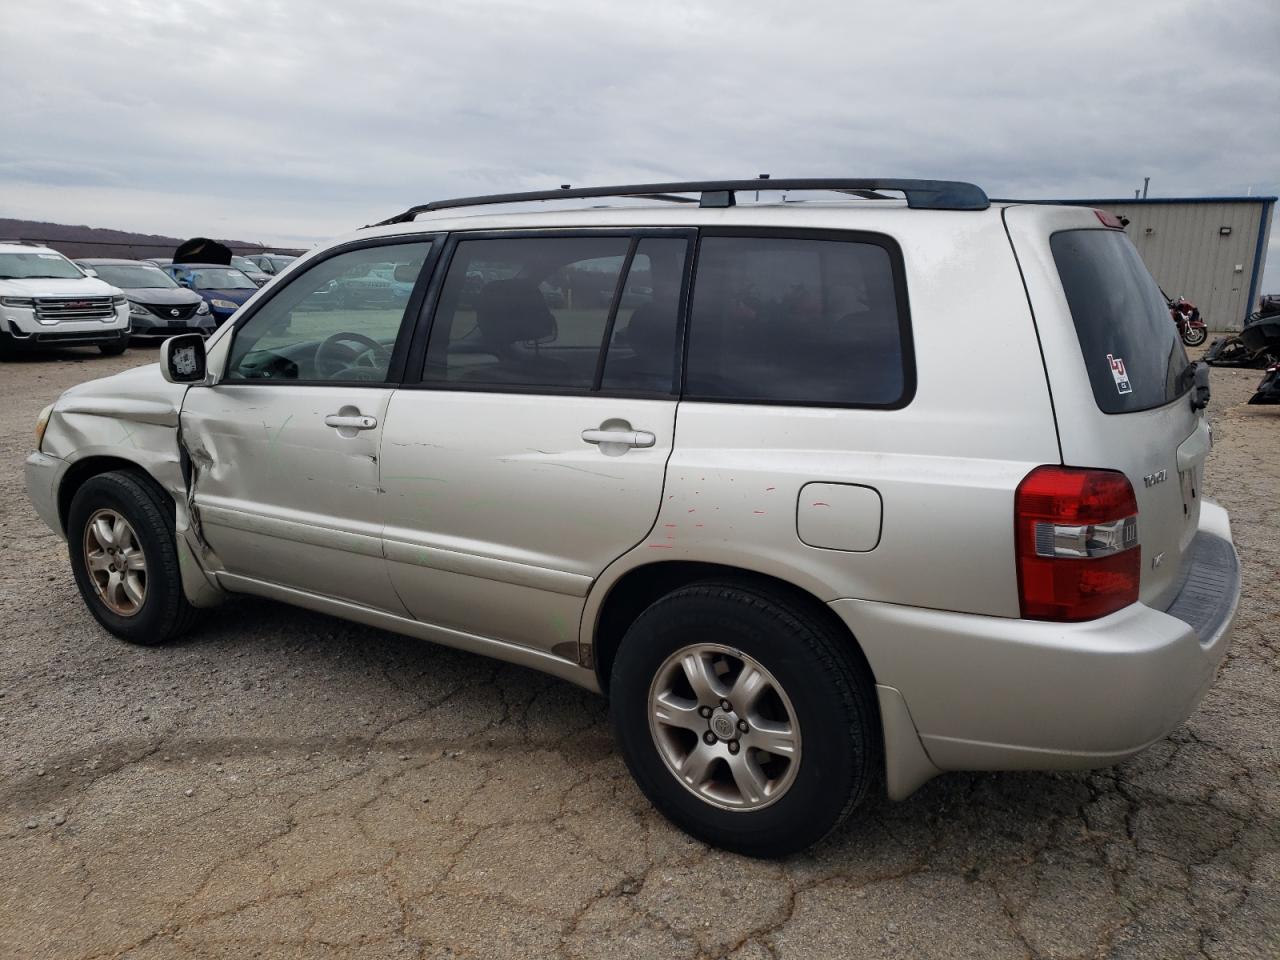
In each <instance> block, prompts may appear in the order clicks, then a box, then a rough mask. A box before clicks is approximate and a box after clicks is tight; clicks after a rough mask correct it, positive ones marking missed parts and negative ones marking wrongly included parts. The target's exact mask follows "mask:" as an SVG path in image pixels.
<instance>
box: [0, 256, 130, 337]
mask: <svg viewBox="0 0 1280 960" xmlns="http://www.w3.org/2000/svg"><path fill="white" fill-rule="evenodd" d="M85 345H94V346H96V347H97V348H98V349H99V350H101V351H102V352H103V353H105V354H107V355H109V356H115V355H117V354H121V353H124V351H125V349H126V348H127V347H128V346H129V304H128V301H127V300H125V296H124V294H123V293H121V292H120V291H119V290H118V289H116V288H115V287H113V286H111V285H110V284H109V283H107V282H106V281H104V280H100V279H98V278H97V277H90V276H88V275H86V274H85V273H84V271H82V270H81V269H80V268H79V267H77V266H76V265H75V264H74V263H72V262H71V261H70V260H68V259H67V258H66V257H64V256H63V255H62V254H60V253H58V251H56V250H53V249H51V248H49V247H45V246H40V245H38V244H29V243H0V357H4V356H8V355H10V354H12V353H15V352H16V351H18V350H24V349H39V348H48V347H71V346H85Z"/></svg>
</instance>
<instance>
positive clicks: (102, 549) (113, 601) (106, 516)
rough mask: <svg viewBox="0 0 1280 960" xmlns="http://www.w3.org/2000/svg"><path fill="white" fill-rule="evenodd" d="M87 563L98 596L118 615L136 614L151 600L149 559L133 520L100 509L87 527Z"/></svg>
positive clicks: (90, 519) (85, 561)
mask: <svg viewBox="0 0 1280 960" xmlns="http://www.w3.org/2000/svg"><path fill="white" fill-rule="evenodd" d="M84 563H85V569H86V570H88V572H89V579H90V580H92V581H93V586H94V589H95V590H97V592H98V599H100V600H101V601H102V602H103V603H104V604H106V606H107V609H108V610H110V611H111V612H112V613H114V614H116V615H117V616H121V617H132V616H134V615H135V614H136V613H137V612H138V611H139V610H141V609H142V605H143V604H144V603H145V602H146V600H147V558H146V555H145V554H144V553H143V552H142V545H141V544H139V543H138V535H137V534H136V533H135V532H134V530H133V527H132V526H130V525H129V521H128V520H126V519H125V518H124V517H123V516H121V515H120V514H119V513H117V512H116V511H115V510H105V509H104V510H96V511H94V514H93V516H91V517H90V518H89V522H88V523H87V524H85V528H84Z"/></svg>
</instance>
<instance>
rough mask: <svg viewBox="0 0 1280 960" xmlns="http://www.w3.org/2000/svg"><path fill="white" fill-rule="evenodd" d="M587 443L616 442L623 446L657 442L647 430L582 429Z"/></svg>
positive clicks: (646, 445)
mask: <svg viewBox="0 0 1280 960" xmlns="http://www.w3.org/2000/svg"><path fill="white" fill-rule="evenodd" d="M582 439H583V440H585V441H586V442H587V443H616V444H618V445H619V446H624V447H652V446H653V445H654V444H655V443H657V442H658V438H657V437H655V436H654V435H653V434H652V433H650V432H649V431H648V430H598V429H597V430H583V431H582Z"/></svg>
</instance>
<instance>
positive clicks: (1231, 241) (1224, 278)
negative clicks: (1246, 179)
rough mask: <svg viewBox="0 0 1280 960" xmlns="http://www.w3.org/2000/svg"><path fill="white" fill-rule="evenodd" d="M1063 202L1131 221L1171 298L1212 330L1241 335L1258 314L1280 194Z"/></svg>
mask: <svg viewBox="0 0 1280 960" xmlns="http://www.w3.org/2000/svg"><path fill="white" fill-rule="evenodd" d="M1060 202H1062V203H1073V204H1080V205H1081V206H1087V207H1098V208H1100V209H1103V210H1107V211H1109V212H1111V213H1114V214H1117V215H1118V216H1122V217H1126V218H1128V220H1129V225H1128V226H1127V227H1126V228H1125V232H1126V233H1127V234H1128V235H1129V237H1130V239H1131V240H1133V244H1134V246H1136V247H1137V248H1138V252H1139V253H1140V254H1142V259H1143V260H1145V261H1146V264H1147V268H1148V269H1149V270H1150V271H1151V273H1152V275H1153V276H1154V277H1155V278H1156V280H1157V282H1159V284H1160V286H1161V287H1163V288H1164V291H1165V293H1167V294H1168V295H1169V296H1171V297H1176V296H1179V295H1181V296H1184V297H1186V298H1187V299H1188V300H1190V301H1191V302H1192V303H1194V304H1195V305H1196V306H1197V307H1199V308H1200V314H1201V316H1203V317H1204V318H1205V321H1206V322H1207V323H1208V324H1209V329H1210V330H1239V329H1240V327H1241V326H1242V325H1243V324H1244V318H1245V317H1246V316H1248V315H1249V314H1250V313H1252V312H1253V311H1254V310H1257V309H1258V296H1259V294H1261V293H1263V292H1265V291H1263V290H1262V289H1261V288H1260V281H1261V280H1262V265H1263V262H1264V260H1265V259H1266V255H1267V240H1268V237H1269V235H1270V233H1271V215H1272V213H1273V212H1274V210H1275V205H1276V198H1275V197H1191V198H1187V199H1180V200H1155V199H1150V200H1134V199H1130V200H1064V201H1060ZM1270 279H1271V280H1272V281H1277V280H1280V277H1272V278H1270Z"/></svg>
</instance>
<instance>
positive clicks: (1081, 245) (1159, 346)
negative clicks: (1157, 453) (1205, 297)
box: [1049, 229, 1193, 413]
mask: <svg viewBox="0 0 1280 960" xmlns="http://www.w3.org/2000/svg"><path fill="white" fill-rule="evenodd" d="M1049 246H1050V249H1051V250H1052V252H1053V260H1054V263H1055V264H1056V266H1057V268H1058V276H1059V278H1060V279H1061V281H1062V292H1063V293H1064V294H1065V295H1066V298H1067V305H1068V307H1069V308H1070V310H1071V320H1072V323H1074V324H1075V328H1076V337H1077V339H1078V340H1079V341H1080V352H1081V355H1082V356H1083V357H1084V365H1085V369H1086V370H1087V371H1088V373H1089V384H1090V386H1091V387H1092V388H1093V398H1094V400H1095V401H1096V402H1097V404H1098V408H1099V409H1100V410H1102V411H1103V412H1104V413H1133V412H1136V411H1138V410H1149V409H1151V408H1153V407H1160V406H1163V405H1164V404H1166V403H1169V402H1170V401H1172V400H1175V399H1177V398H1178V397H1180V396H1181V395H1182V394H1184V393H1186V392H1187V390H1188V389H1190V387H1191V381H1192V379H1193V378H1192V377H1191V367H1190V363H1189V361H1188V360H1187V352H1186V350H1185V349H1183V346H1182V340H1181V338H1180V337H1179V336H1178V329H1177V327H1176V326H1175V325H1174V323H1173V320H1172V318H1171V317H1170V315H1169V307H1168V304H1166V302H1165V299H1164V296H1163V294H1161V293H1160V288H1159V287H1158V286H1156V282H1155V280H1153V279H1152V277H1151V274H1150V273H1149V272H1148V271H1147V267H1146V265H1145V264H1144V263H1143V262H1142V258H1141V257H1140V256H1139V255H1138V251H1137V250H1135V249H1134V247H1133V244H1132V243H1130V242H1129V238H1128V237H1126V236H1125V235H1124V234H1123V233H1121V232H1120V231H1118V230H1095V229H1088V230H1063V231H1060V232H1058V233H1055V234H1054V235H1053V236H1052V237H1050V238H1049Z"/></svg>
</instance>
